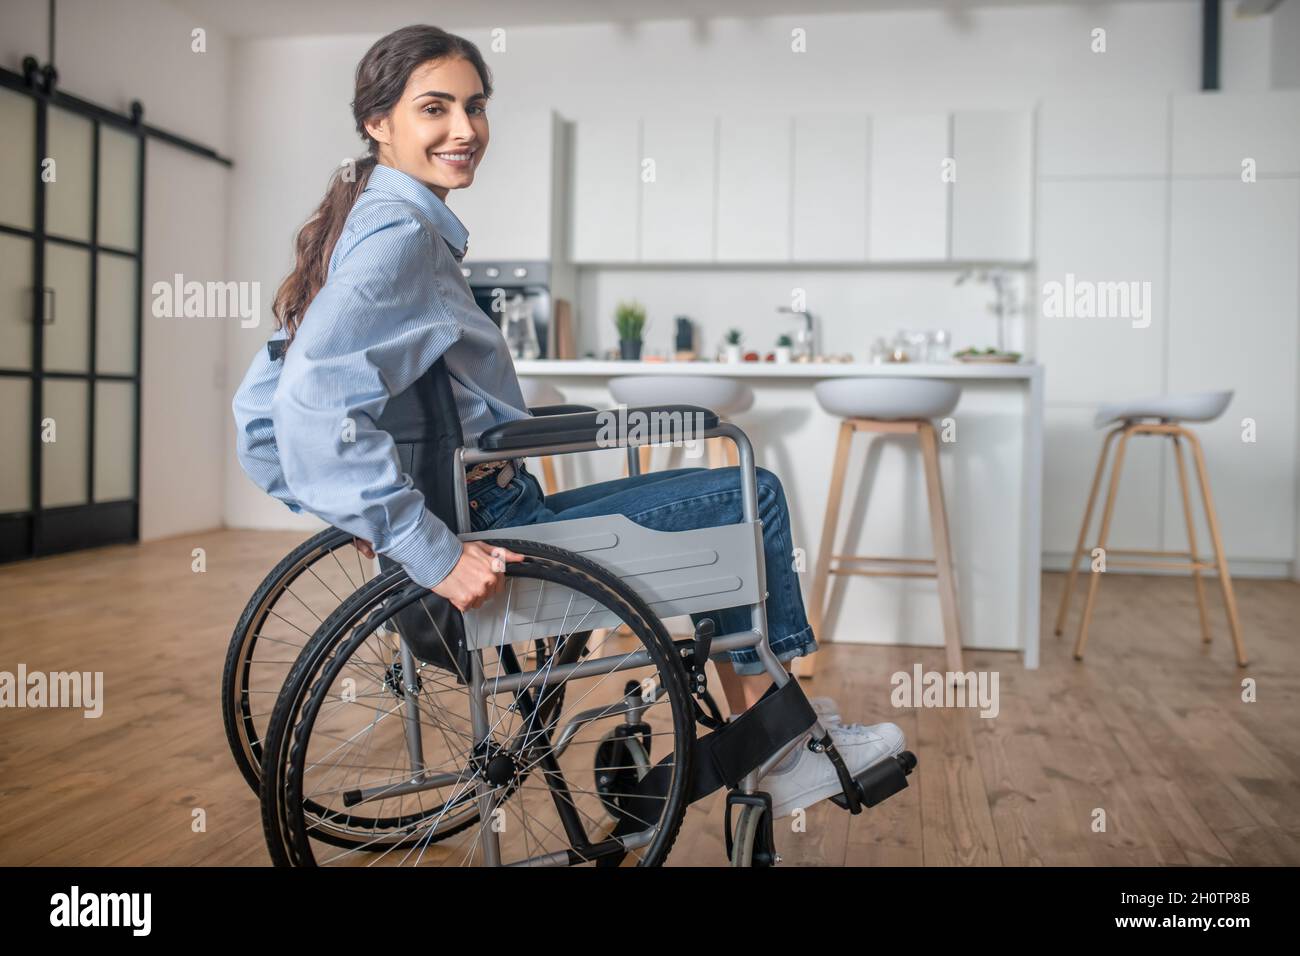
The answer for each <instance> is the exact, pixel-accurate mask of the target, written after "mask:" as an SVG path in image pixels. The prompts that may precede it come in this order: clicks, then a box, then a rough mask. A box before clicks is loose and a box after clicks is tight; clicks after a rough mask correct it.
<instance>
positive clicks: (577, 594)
mask: <svg viewBox="0 0 1300 956" xmlns="http://www.w3.org/2000/svg"><path fill="white" fill-rule="evenodd" d="M488 543H491V544H501V545H504V546H505V547H508V548H510V549H512V550H514V551H517V552H519V553H520V554H523V555H525V557H526V559H525V560H524V561H522V562H515V563H511V564H508V565H507V566H506V576H505V582H504V584H503V587H502V590H501V592H500V593H499V594H498V595H496V596H495V597H494V598H493V599H492V601H491V602H489V605H490V606H491V607H492V608H493V609H494V610H495V612H497V614H496V617H495V618H494V620H495V621H498V622H500V621H504V622H506V624H507V626H506V628H503V631H505V633H506V634H507V635H508V636H505V637H503V636H498V635H497V634H496V633H494V632H495V630H496V625H495V624H494V625H492V631H493V632H489V629H488V626H487V625H485V624H484V623H483V622H484V621H486V620H488V618H489V615H488V614H487V613H486V612H487V611H488V608H487V607H485V608H484V609H483V611H484V613H482V614H480V613H479V612H474V611H471V612H469V613H468V614H466V615H465V625H466V631H467V633H468V635H469V637H470V643H471V646H472V647H474V648H478V649H476V650H472V651H471V652H470V673H469V674H466V675H463V676H464V678H465V680H464V681H462V680H460V679H458V677H459V676H460V675H455V674H452V673H449V672H448V671H445V670H441V669H439V668H436V667H432V666H430V665H416V670H415V679H414V680H412V679H409V678H408V677H407V676H405V675H406V673H407V672H406V671H405V670H404V669H403V665H404V664H407V665H409V664H410V662H411V660H412V659H411V658H410V656H409V652H407V653H406V654H405V655H403V652H402V649H401V648H400V647H398V646H395V644H396V641H395V638H394V637H393V636H392V635H391V634H390V633H389V627H387V626H386V625H387V624H388V622H390V621H392V620H393V619H394V617H395V616H396V615H397V614H398V613H399V612H401V611H402V610H403V609H405V608H407V607H410V606H411V605H413V604H415V603H416V602H418V601H420V600H421V599H422V598H423V597H427V595H428V592H427V591H426V590H424V589H422V588H420V587H418V586H417V585H414V584H412V583H411V582H410V580H409V578H407V577H406V574H405V572H403V571H401V570H400V569H396V570H394V571H392V572H388V573H385V574H383V575H381V576H380V577H378V578H376V579H375V580H374V581H372V582H371V583H370V584H368V585H366V586H365V587H364V588H362V589H361V590H360V591H358V592H357V593H356V594H354V595H353V596H352V597H351V598H349V599H348V601H346V602H345V603H344V604H343V605H342V606H340V607H339V608H338V609H337V610H336V611H335V613H334V614H333V615H331V616H330V618H329V619H327V620H326V622H325V623H324V625H322V627H321V628H320V629H319V630H318V631H317V632H316V634H315V635H314V636H313V638H312V640H311V641H310V642H309V643H308V644H307V646H306V647H305V648H304V649H303V651H302V654H301V656H300V657H299V659H298V662H297V663H296V664H295V666H294V668H293V672H292V673H291V675H290V677H289V679H288V681H287V682H286V683H285V686H284V690H283V691H282V693H281V694H280V697H279V699H278V700H277V701H276V706H275V710H274V712H273V714H272V716H271V721H270V725H269V729H268V734H267V740H266V747H265V750H264V754H263V766H262V777H263V780H262V787H261V796H262V819H263V825H264V829H265V832H266V838H267V846H268V849H269V850H270V853H271V856H272V859H273V861H274V862H276V863H277V864H279V865H299V866H313V865H326V864H328V865H375V864H379V865H450V866H459V865H466V864H479V863H495V862H500V863H506V864H510V863H515V864H523V863H534V864H536V863H542V864H550V865H572V864H577V863H584V862H604V863H610V862H626V863H634V864H638V865H655V864H658V863H661V862H662V861H663V860H664V858H665V857H666V856H667V854H668V851H669V850H670V848H671V847H672V843H673V841H674V840H675V839H676V835H677V831H678V829H679V828H680V826H681V821H682V816H683V814H684V813H685V809H686V794H687V790H688V783H689V778H690V753H691V748H692V746H693V744H694V716H693V707H692V701H691V699H690V695H689V691H688V687H687V680H686V674H685V670H684V668H683V665H682V662H681V660H680V658H679V656H678V655H677V653H676V651H675V648H674V647H673V644H672V641H671V640H670V638H669V637H668V634H667V632H666V631H665V630H664V627H663V624H662V623H661V622H660V621H659V619H658V618H657V617H656V616H655V615H654V613H653V612H652V611H651V610H650V609H649V607H647V606H646V604H645V603H644V601H643V600H642V599H641V598H640V597H639V596H638V595H637V594H636V592H634V591H633V590H632V589H631V588H629V587H628V586H627V585H626V584H624V583H623V582H622V581H620V580H619V579H618V578H617V577H615V576H614V575H612V574H610V573H609V572H608V571H606V570H605V569H603V568H601V567H600V566H599V565H597V564H594V563H593V562H591V561H589V560H587V559H585V558H583V557H581V556H579V555H577V554H574V553H572V552H568V551H565V550H563V549H560V548H555V547H552V546H549V545H544V544H540V543H537V542H532V541H522V540H505V539H502V540H493V541H491V542H488ZM479 629H482V630H483V633H482V634H479V633H476V631H477V630H479ZM543 636H545V637H546V639H545V640H542V639H541V638H542V637H543ZM475 689H477V694H478V698H479V700H481V703H480V704H479V706H477V707H475V706H473V700H474V694H475ZM631 725H634V733H635V738H636V739H637V740H638V741H643V742H645V743H648V744H652V745H653V746H654V751H655V755H656V756H658V757H661V758H662V759H660V760H659V762H658V765H657V766H656V769H655V772H656V782H657V786H656V787H655V788H654V790H653V792H651V793H638V794H630V793H629V794H623V793H619V792H611V791H610V790H608V789H596V788H593V786H592V773H593V770H594V768H595V767H596V764H597V753H598V751H599V750H600V748H601V746H602V743H604V742H605V741H606V740H607V738H608V735H609V732H610V730H611V728H614V727H620V726H622V727H628V726H631ZM606 749H608V748H606ZM605 769H606V770H617V769H619V768H618V767H617V766H613V767H611V766H606V767H605ZM633 798H635V799H633ZM611 799H614V800H617V801H618V802H617V804H616V806H617V808H618V810H619V813H618V814H617V819H616V820H613V819H611V814H610V813H609V801H610V800H611ZM340 836H342V837H343V839H339V837H340ZM358 851H369V852H358Z"/></svg>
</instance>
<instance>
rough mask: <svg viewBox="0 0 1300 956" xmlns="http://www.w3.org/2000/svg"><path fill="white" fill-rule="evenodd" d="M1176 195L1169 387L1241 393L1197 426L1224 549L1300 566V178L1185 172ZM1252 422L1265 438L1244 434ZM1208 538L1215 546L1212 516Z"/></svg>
mask: <svg viewBox="0 0 1300 956" xmlns="http://www.w3.org/2000/svg"><path fill="white" fill-rule="evenodd" d="M1178 148H1179V146H1178V144H1177V143H1175V150H1176V152H1175V162H1178V160H1179V159H1180V157H1179V156H1178V154H1177V149H1178ZM1187 162H1188V160H1186V159H1185V158H1183V164H1184V168H1186V164H1187ZM1171 195H1172V199H1171V214H1172V218H1171V230H1170V236H1171V244H1170V297H1169V308H1170V315H1171V324H1170V332H1169V390H1170V391H1171V392H1182V391H1205V390H1210V389H1232V390H1233V391H1234V392H1235V395H1234V397H1233V401H1232V404H1231V405H1230V406H1229V407H1228V410H1227V412H1226V413H1225V414H1224V415H1223V416H1222V417H1221V418H1220V419H1219V420H1218V421H1216V422H1213V423H1210V424H1208V425H1191V426H1189V427H1191V428H1193V429H1195V431H1196V433H1197V435H1198V436H1200V438H1201V441H1202V444H1203V445H1204V447H1205V454H1206V460H1207V465H1208V468H1209V473H1210V482H1211V488H1212V490H1213V493H1214V497H1215V502H1216V504H1217V505H1218V512H1219V521H1220V523H1221V525H1222V533H1223V539H1224V545H1225V548H1226V550H1227V553H1228V556H1229V557H1230V558H1238V559H1240V558H1248V559H1253V560H1261V561H1270V560H1272V561H1291V560H1294V558H1295V557H1296V555H1295V545H1296V534H1295V527H1296V511H1295V508H1296V484H1295V482H1296V468H1297V460H1296V428H1297V420H1296V417H1297V374H1298V372H1300V369H1298V368H1297V365H1298V360H1297V353H1298V346H1300V342H1298V340H1297V337H1298V335H1300V331H1298V328H1297V327H1298V325H1300V322H1298V317H1300V297H1298V295H1297V283H1296V271H1297V265H1298V264H1300V180H1297V179H1295V178H1287V179H1263V180H1260V181H1258V182H1255V183H1243V182H1241V181H1240V179H1239V178H1235V177H1231V178H1222V179H1181V180H1180V179H1175V180H1174V182H1173V183H1172V193H1171ZM1246 418H1249V419H1252V420H1253V421H1254V423H1255V430H1256V441H1254V442H1246V441H1243V440H1242V436H1243V425H1242V421H1243V419H1246ZM1169 477H1170V479H1171V480H1170V481H1169V482H1168V483H1167V484H1168V489H1167V491H1166V495H1165V525H1166V528H1167V529H1168V530H1167V534H1166V541H1167V543H1169V544H1170V545H1171V546H1179V547H1180V546H1181V545H1180V544H1179V543H1180V542H1182V541H1183V537H1182V534H1183V532H1182V520H1183V519H1182V504H1181V499H1180V498H1179V496H1178V491H1177V486H1176V485H1175V484H1173V483H1172V478H1173V475H1172V474H1171V475H1170V476H1169ZM1198 510H1199V509H1198ZM1198 517H1199V516H1198ZM1198 535H1199V539H1200V543H1201V546H1202V549H1203V551H1204V549H1206V548H1208V543H1209V538H1208V536H1207V533H1206V531H1205V528H1204V524H1203V520H1202V522H1201V530H1200V531H1199V532H1198ZM1204 553H1208V551H1204Z"/></svg>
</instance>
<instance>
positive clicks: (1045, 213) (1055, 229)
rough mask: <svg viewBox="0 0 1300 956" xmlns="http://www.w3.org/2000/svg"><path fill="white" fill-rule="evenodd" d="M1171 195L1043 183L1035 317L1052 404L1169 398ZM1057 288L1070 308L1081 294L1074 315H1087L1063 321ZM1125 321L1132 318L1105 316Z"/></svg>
mask: <svg viewBox="0 0 1300 956" xmlns="http://www.w3.org/2000/svg"><path fill="white" fill-rule="evenodd" d="M1167 189H1168V183H1167V182H1166V181H1165V180H1163V179H1146V180H1142V179H1139V180H1115V179H1100V180H1057V181H1044V182H1040V183H1039V186H1038V204H1037V215H1038V272H1037V288H1036V290H1035V296H1036V303H1035V305H1034V307H1035V310H1036V315H1037V332H1038V360H1039V361H1041V362H1042V363H1043V364H1044V365H1045V366H1047V368H1048V369H1049V370H1050V374H1048V376H1047V384H1046V388H1047V396H1046V397H1047V401H1048V402H1049V403H1051V402H1074V403H1093V402H1095V403H1101V402H1103V401H1113V400H1118V399H1123V398H1126V397H1136V396H1140V395H1151V394H1159V393H1160V392H1161V390H1162V387H1163V379H1164V374H1163V373H1164V343H1165V335H1166V331H1167V327H1168V313H1167V309H1166V305H1167V300H1166V285H1165V276H1166V253H1165V248H1166V223H1167V215H1168V213H1167V208H1166V207H1167V201H1166V191H1167ZM1053 283H1055V284H1057V286H1058V287H1059V288H1060V290H1061V291H1062V298H1064V297H1065V293H1066V292H1067V291H1068V290H1069V289H1071V288H1073V289H1074V290H1075V294H1074V295H1073V296H1071V298H1072V299H1073V300H1074V302H1073V303H1072V305H1079V306H1082V307H1083V308H1082V309H1078V308H1071V309H1070V310H1069V311H1066V313H1065V314H1064V315H1060V314H1057V313H1058V312H1060V311H1063V310H1061V309H1058V308H1056V305H1057V303H1056V302H1051V303H1049V300H1048V298H1047V295H1046V292H1047V290H1048V288H1049V286H1050V284H1053ZM1117 283H1119V284H1120V285H1116V284H1117ZM1088 293H1092V299H1093V301H1094V303H1095V305H1094V307H1093V309H1091V310H1089V309H1088V308H1087V301H1086V299H1085V301H1082V302H1080V301H1079V299H1080V296H1081V295H1082V296H1087V295H1088ZM1125 296H1127V302H1125V298H1124V297H1125ZM1049 306H1050V307H1049ZM1117 306H1118V308H1117ZM1049 311H1050V312H1051V313H1052V314H1046V313H1047V312H1049ZM1080 311H1083V312H1085V313H1086V312H1089V311H1091V312H1092V314H1083V315H1080V314H1079V312H1080ZM1123 312H1127V313H1128V314H1106V313H1123ZM1071 313H1073V314H1071Z"/></svg>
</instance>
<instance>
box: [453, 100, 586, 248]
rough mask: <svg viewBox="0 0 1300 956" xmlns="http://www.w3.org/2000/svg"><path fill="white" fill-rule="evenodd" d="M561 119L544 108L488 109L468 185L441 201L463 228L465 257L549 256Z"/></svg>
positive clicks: (558, 209) (556, 208) (558, 211)
mask: <svg viewBox="0 0 1300 956" xmlns="http://www.w3.org/2000/svg"><path fill="white" fill-rule="evenodd" d="M563 144H564V131H563V125H562V121H561V120H560V118H559V117H558V116H556V115H555V114H554V113H553V112H551V111H550V110H533V111H521V112H517V113H506V114H505V115H501V114H499V113H493V116H492V135H491V138H490V139H489V140H488V146H487V151H486V152H485V153H484V155H483V158H482V160H480V165H479V168H478V169H477V171H476V172H475V174H474V184H473V185H472V186H470V188H468V189H459V190H455V191H454V192H451V193H448V195H447V205H448V207H449V208H450V209H451V211H452V212H454V213H455V214H456V216H457V217H458V218H459V219H460V221H461V222H462V223H464V224H465V228H466V229H468V230H469V252H468V253H467V254H466V260H467V261H469V262H474V261H484V260H501V259H538V260H546V259H550V258H551V255H552V253H553V251H555V250H554V249H553V238H552V237H553V234H554V231H555V225H556V218H557V216H562V214H563V207H562V206H561V205H560V202H561V197H560V196H558V195H557V194H556V190H555V189H554V188H553V183H554V180H555V178H556V172H557V170H558V169H563V166H564V150H563Z"/></svg>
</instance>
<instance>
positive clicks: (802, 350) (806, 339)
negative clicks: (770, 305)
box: [776, 305, 817, 361]
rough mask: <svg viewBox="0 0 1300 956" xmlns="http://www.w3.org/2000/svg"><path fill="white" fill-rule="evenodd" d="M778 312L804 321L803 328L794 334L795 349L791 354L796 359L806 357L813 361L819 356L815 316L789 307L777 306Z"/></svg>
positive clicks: (805, 310) (806, 311)
mask: <svg viewBox="0 0 1300 956" xmlns="http://www.w3.org/2000/svg"><path fill="white" fill-rule="evenodd" d="M776 311H778V312H786V313H789V314H790V315H797V316H800V317H801V318H802V319H803V326H802V327H801V328H800V329H799V330H798V331H797V332H795V334H794V348H793V349H792V350H791V354H792V355H794V356H795V357H798V356H800V355H805V356H807V357H808V359H809V360H810V361H811V360H812V358H813V357H814V356H815V355H816V354H817V349H816V347H815V341H814V339H815V335H814V332H813V314H812V313H811V312H809V311H808V310H807V309H804V310H803V311H799V310H798V309H792V308H790V306H788V305H781V306H777V309H776Z"/></svg>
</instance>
